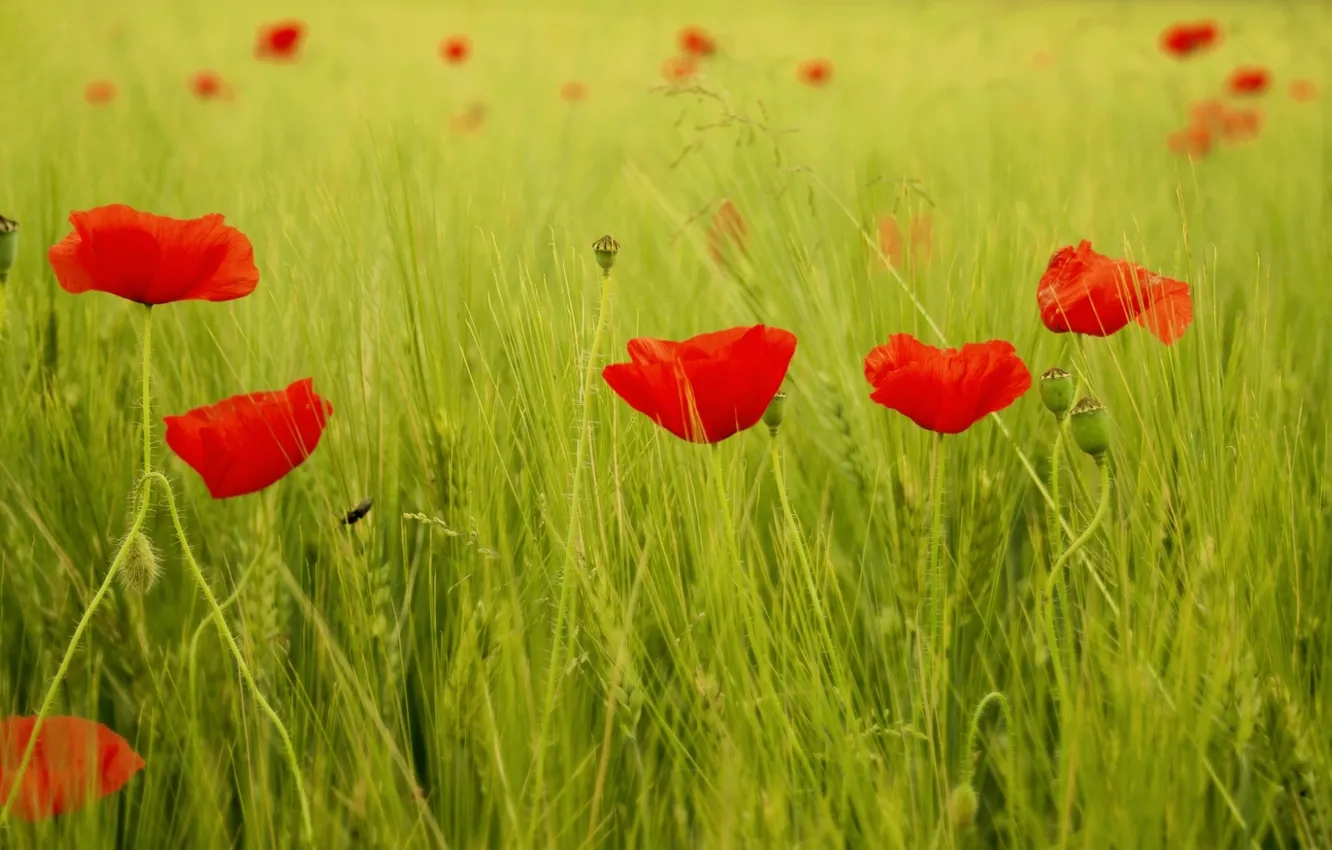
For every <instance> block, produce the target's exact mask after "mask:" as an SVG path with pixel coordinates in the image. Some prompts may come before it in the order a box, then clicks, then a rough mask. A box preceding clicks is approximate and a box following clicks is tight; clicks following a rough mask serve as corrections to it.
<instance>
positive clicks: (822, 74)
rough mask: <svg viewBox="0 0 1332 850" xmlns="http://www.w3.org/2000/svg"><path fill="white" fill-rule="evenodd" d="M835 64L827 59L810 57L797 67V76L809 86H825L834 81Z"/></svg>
mask: <svg viewBox="0 0 1332 850" xmlns="http://www.w3.org/2000/svg"><path fill="white" fill-rule="evenodd" d="M832 74H833V66H832V63H831V62H829V61H828V60H827V59H808V60H806V61H804V62H801V63H800V67H798V68H796V76H797V77H798V78H799V79H800V82H802V83H804V84H805V85H807V86H824V85H827V84H828V83H830V82H832Z"/></svg>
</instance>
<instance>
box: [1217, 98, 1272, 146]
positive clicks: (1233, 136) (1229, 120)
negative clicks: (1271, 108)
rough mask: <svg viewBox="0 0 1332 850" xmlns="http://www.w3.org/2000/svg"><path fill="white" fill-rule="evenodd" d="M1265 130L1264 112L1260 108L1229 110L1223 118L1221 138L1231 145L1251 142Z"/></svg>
mask: <svg viewBox="0 0 1332 850" xmlns="http://www.w3.org/2000/svg"><path fill="white" fill-rule="evenodd" d="M1262 129H1263V111H1262V110H1261V109H1259V108H1258V107H1256V106H1255V107H1249V108H1246V109H1228V110H1226V114H1225V115H1224V116H1222V121H1221V138H1222V139H1223V140H1224V141H1226V142H1229V143H1230V144H1237V143H1239V142H1250V141H1253V140H1254V139H1256V138H1258V134H1259V133H1261V132H1262Z"/></svg>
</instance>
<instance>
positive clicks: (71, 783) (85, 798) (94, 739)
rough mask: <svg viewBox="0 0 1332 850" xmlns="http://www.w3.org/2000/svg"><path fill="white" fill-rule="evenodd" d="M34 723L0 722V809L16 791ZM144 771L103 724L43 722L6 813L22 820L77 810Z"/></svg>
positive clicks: (75, 720) (29, 720)
mask: <svg viewBox="0 0 1332 850" xmlns="http://www.w3.org/2000/svg"><path fill="white" fill-rule="evenodd" d="M36 722H37V718H36V717H7V718H5V719H3V720H0V805H3V801H4V800H5V799H7V798H8V795H9V793H10V791H11V790H15V789H14V779H15V776H16V774H17V772H18V766H19V764H20V762H21V761H22V759H23V752H24V750H25V749H26V748H27V745H28V741H29V740H30V739H31V738H32V730H33V727H34V726H35V725H36ZM143 767H144V761H143V759H142V758H140V757H139V754H138V753H136V752H134V750H133V749H132V748H131V747H130V745H129V743H128V742H127V741H126V740H125V739H124V738H122V737H120V736H119V735H117V734H116V733H114V732H112V731H111V730H110V729H108V728H106V727H105V726H103V725H102V724H100V723H95V722H93V721H91V720H85V719H84V718H82V717H65V716H56V717H48V718H46V719H45V720H44V721H43V722H42V727H41V729H40V731H38V733H37V746H36V747H35V748H34V749H33V755H32V759H31V761H30V762H29V763H28V769H27V770H26V771H25V772H24V775H23V778H22V779H21V780H20V781H19V783H18V788H17V790H16V795H17V796H16V797H15V801H14V806H13V809H12V810H11V811H13V813H14V814H15V815H16V816H17V817H19V818H21V819H23V820H26V821H38V820H44V819H46V818H49V817H52V816H54V815H60V814H66V813H69V812H76V811H79V810H80V809H83V808H84V807H85V806H87V805H88V804H89V803H91V802H93V801H95V800H100V799H101V798H103V797H105V796H107V795H109V794H114V793H115V792H117V791H119V790H120V789H121V788H123V787H124V786H125V783H126V782H129V780H130V778H131V777H133V776H134V774H136V773H138V772H139V771H140V770H142V769H143Z"/></svg>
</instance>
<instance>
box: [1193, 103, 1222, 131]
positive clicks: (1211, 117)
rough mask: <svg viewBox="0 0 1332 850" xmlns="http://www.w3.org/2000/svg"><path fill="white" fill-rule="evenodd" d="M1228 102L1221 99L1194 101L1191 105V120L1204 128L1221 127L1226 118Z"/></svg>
mask: <svg viewBox="0 0 1332 850" xmlns="http://www.w3.org/2000/svg"><path fill="white" fill-rule="evenodd" d="M1226 109H1227V107H1226V102H1225V101H1224V100H1222V99H1221V98H1219V97H1209V98H1207V99H1205V100H1198V101H1194V102H1193V103H1192V104H1190V105H1189V120H1190V121H1191V122H1193V123H1194V124H1198V125H1200V126H1203V127H1208V128H1216V127H1220V126H1221V124H1222V123H1223V122H1224V121H1225V118H1226Z"/></svg>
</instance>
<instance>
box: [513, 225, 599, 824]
mask: <svg viewBox="0 0 1332 850" xmlns="http://www.w3.org/2000/svg"><path fill="white" fill-rule="evenodd" d="M605 239H609V237H605ZM601 244H602V243H601V241H599V242H598V243H597V246H600V245H601ZM597 246H594V247H596V248H597V263H598V264H599V265H600V266H601V303H600V304H599V305H598V307H597V327H596V330H595V331H593V333H592V349H591V350H590V351H589V352H588V354H587V369H586V370H585V371H584V373H583V386H582V390H581V392H580V394H579V401H580V404H581V406H582V408H581V409H582V418H581V421H580V422H579V423H578V449H577V451H576V453H575V455H574V470H573V488H572V491H571V492H570V495H569V529H568V531H567V532H566V533H565V535H564V569H563V571H562V573H561V576H560V602H559V607H557V608H556V609H555V632H554V634H553V635H552V637H551V643H550V668H549V669H548V670H547V672H546V696H545V701H544V702H543V704H542V708H541V721H540V725H539V726H538V731H537V740H536V753H535V754H534V763H533V765H532V770H533V772H534V775H533V777H532V778H533V787H532V803H533V805H534V806H535V807H537V808H538V809H540V807H541V806H542V798H543V796H544V794H545V757H546V734H547V732H548V730H549V728H550V718H551V716H552V715H553V714H554V713H555V696H556V692H557V691H558V690H559V682H560V673H561V669H562V667H563V662H562V660H561V659H560V654H561V652H562V651H563V647H562V641H563V640H564V620H565V618H566V616H568V612H569V602H570V596H571V588H572V585H573V578H572V573H573V569H574V566H575V563H576V559H575V558H574V539H575V537H574V535H576V534H577V533H578V520H579V508H580V498H581V496H582V489H583V463H584V462H585V461H586V459H587V453H588V444H589V443H590V442H591V433H590V431H589V418H588V414H587V408H588V403H589V402H590V401H591V399H592V385H593V383H594V382H595V381H596V378H597V357H598V356H599V355H600V354H601V343H602V339H603V338H604V337H605V335H606V325H607V324H609V321H608V320H609V316H610V298H611V270H610V266H611V265H612V264H613V258H614V251H609V254H610V256H611V263H606V262H603V254H605V253H607V251H603V250H602V249H601V248H599V247H597ZM612 246H613V247H614V249H616V250H618V248H619V245H618V244H616V243H615V242H614V240H610V245H607V246H606V247H607V249H609V248H610V247H612ZM545 820H546V819H545V815H544V813H541V814H539V815H537V816H536V817H533V818H532V833H531V835H530V836H529V841H528V844H531V843H533V841H534V840H535V838H536V831H537V829H539V828H540V825H541V824H543V823H545Z"/></svg>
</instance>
